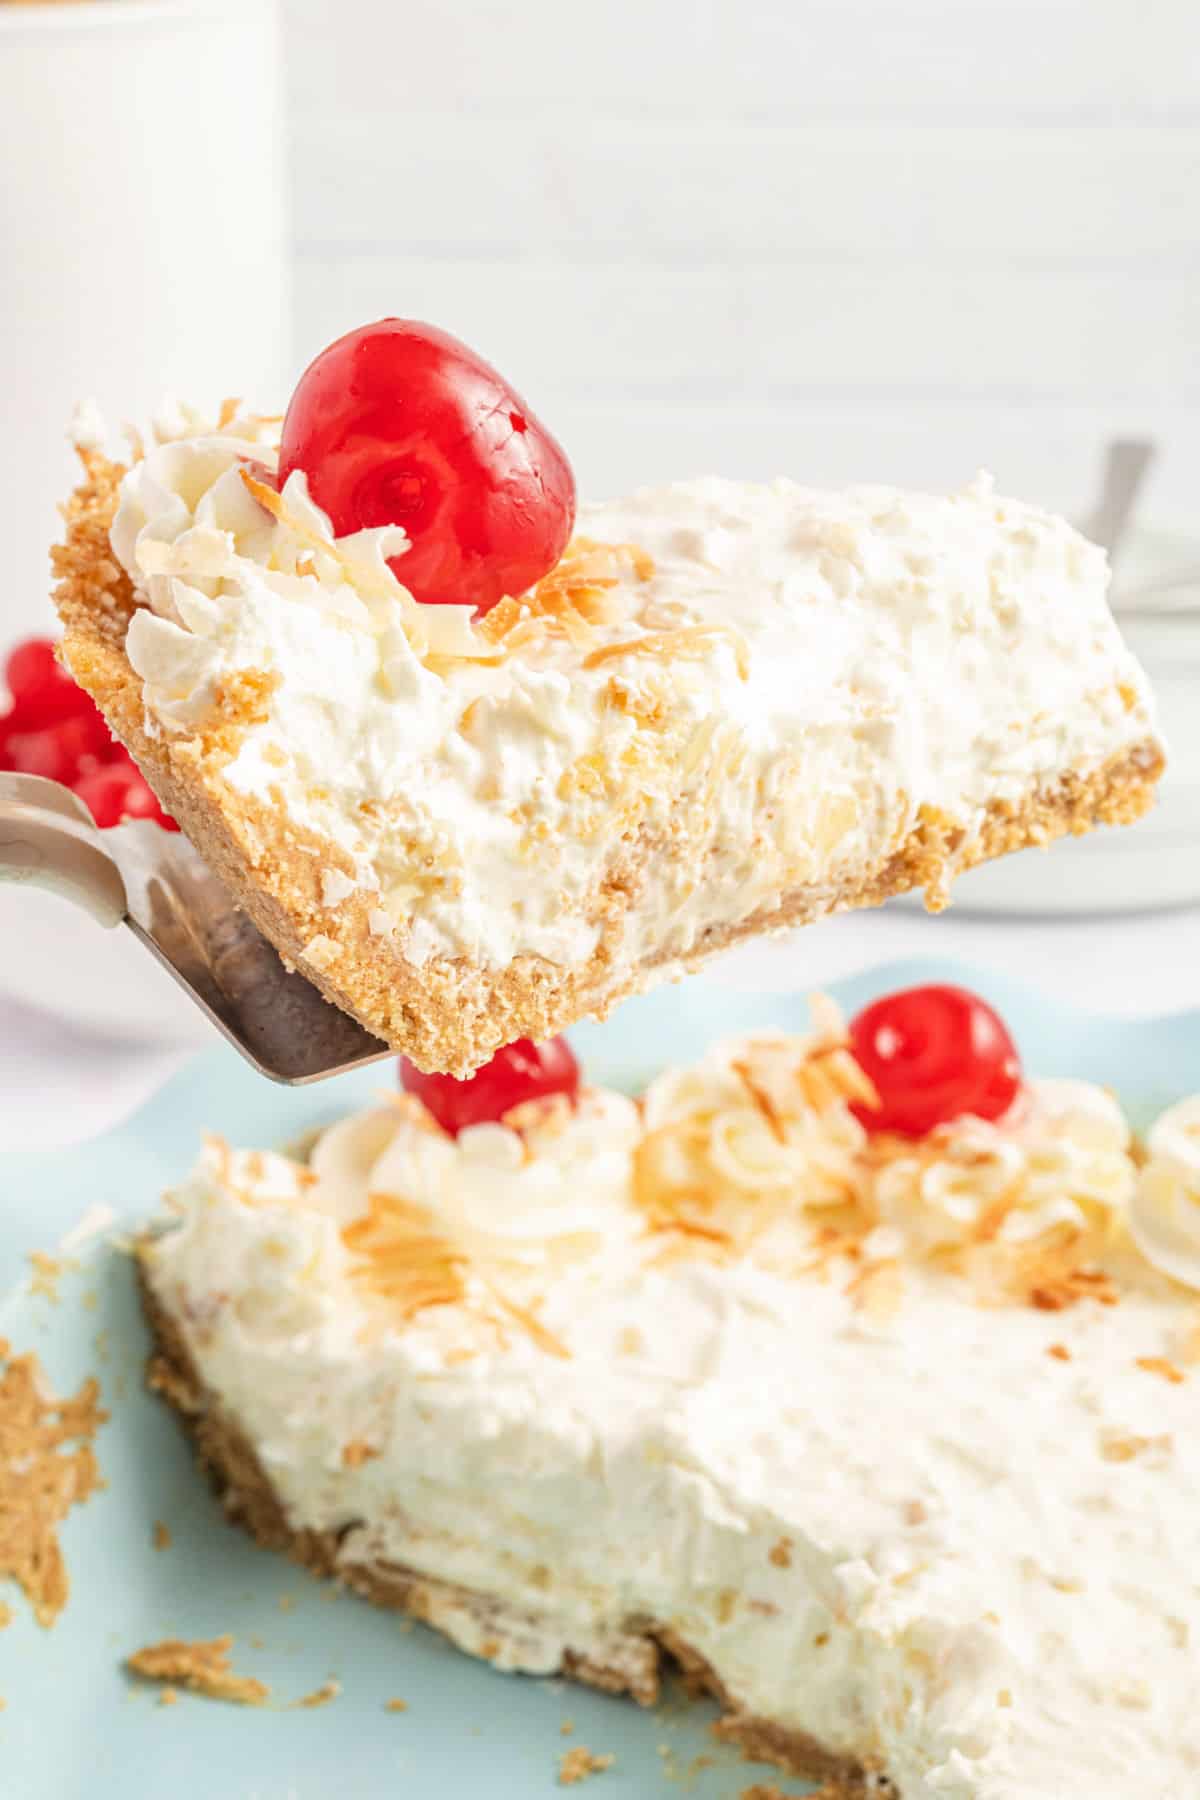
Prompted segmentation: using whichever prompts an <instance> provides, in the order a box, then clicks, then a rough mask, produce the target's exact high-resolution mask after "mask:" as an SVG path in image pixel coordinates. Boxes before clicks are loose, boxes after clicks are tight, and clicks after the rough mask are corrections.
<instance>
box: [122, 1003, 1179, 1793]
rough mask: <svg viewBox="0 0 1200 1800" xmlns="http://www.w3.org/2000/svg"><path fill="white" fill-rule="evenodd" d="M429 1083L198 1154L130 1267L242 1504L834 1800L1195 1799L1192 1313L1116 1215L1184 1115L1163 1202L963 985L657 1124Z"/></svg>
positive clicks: (519, 1661) (762, 1055) (532, 1658)
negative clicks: (1022, 1056) (350, 1112)
mask: <svg viewBox="0 0 1200 1800" xmlns="http://www.w3.org/2000/svg"><path fill="white" fill-rule="evenodd" d="M405 1086H406V1088H407V1090H408V1091H407V1092H406V1093H404V1094H402V1095H397V1096H396V1097H395V1098H394V1099H393V1100H392V1101H391V1102H387V1101H385V1102H384V1103H382V1104H381V1105H379V1106H378V1107H377V1108H375V1109H374V1110H372V1111H368V1112H365V1113H361V1114H358V1115H356V1116H354V1117H351V1118H348V1119H345V1120H343V1121H342V1122H341V1123H339V1124H336V1125H334V1126H332V1127H331V1128H330V1129H328V1130H326V1131H323V1132H322V1133H321V1134H320V1135H319V1136H318V1137H317V1138H316V1141H315V1143H314V1144H313V1146H312V1148H311V1152H310V1154H309V1155H308V1157H307V1159H306V1160H303V1161H300V1160H294V1159H292V1158H289V1157H285V1156H281V1155H273V1154H268V1153H266V1152H256V1151H237V1150H233V1149H230V1148H229V1147H228V1146H226V1145H225V1144H224V1143H221V1142H219V1141H215V1140H214V1141H212V1142H210V1143H209V1144H208V1146H207V1147H206V1149H205V1151H204V1154H203V1155H202V1157H201V1159H200V1162H199V1164H198V1166H197V1167H196V1169H195V1171H194V1172H193V1174H192V1175H191V1176H190V1177H189V1179H188V1180H187V1181H185V1182H184V1183H183V1185H182V1186H181V1187H179V1188H178V1189H176V1190H175V1191H174V1192H173V1193H172V1194H170V1195H169V1196H168V1200H167V1216H166V1218H165V1219H164V1221H163V1222H162V1225H161V1228H160V1229H157V1230H156V1231H155V1232H154V1233H152V1234H151V1235H150V1236H148V1237H147V1239H146V1240H145V1241H144V1245H143V1249H142V1266H143V1276H144V1291H145V1297H146V1305H147V1311H148V1314H149V1317H150V1319H151V1322H152V1325H153V1328H154V1331H155V1333H156V1336H157V1344H158V1351H157V1357H156V1361H155V1364H154V1380H155V1382H156V1385H158V1386H159V1387H160V1388H161V1389H162V1391H163V1392H164V1393H165V1394H166V1395H167V1397H168V1398H169V1399H170V1400H171V1402H172V1403H173V1404H174V1405H175V1406H176V1407H178V1408H179V1410H180V1412H181V1414H182V1417H183V1419H184V1422H185V1424H186V1425H187V1427H188V1429H189V1430H190V1431H191V1432H192V1433H193V1434H194V1435H195V1438H196V1440H197V1442H198V1445H199V1447H200V1450H201V1452H202V1455H203V1458H204V1460H205V1462H206V1463H207V1465H208V1466H209V1468H210V1469H211V1470H212V1471H213V1472H214V1474H215V1476H216V1479H217V1481H218V1483H219V1485H220V1486H221V1487H222V1488H223V1490H224V1496H225V1504H226V1507H227V1509H228V1512H229V1514H230V1516H231V1517H232V1518H234V1519H236V1520H238V1521H239V1522H241V1523H242V1524H243V1525H245V1526H246V1527H248V1528H249V1530H250V1531H252V1532H253V1533H254V1535H255V1536H256V1537H257V1538H258V1539H259V1540H260V1541H261V1542H262V1543H264V1544H266V1545H269V1546H271V1547H273V1548H276V1549H280V1550H284V1551H286V1552H288V1553H289V1554H290V1555H292V1556H293V1557H295V1558H296V1559H298V1560H299V1561H300V1562H302V1563H304V1564H306V1565H308V1566H309V1567H310V1568H312V1569H314V1570H316V1571H318V1572H320V1573H323V1574H333V1575H336V1576H338V1577H339V1578H340V1579H342V1580H343V1581H345V1582H346V1583H348V1584H349V1585H350V1586H352V1587H354V1588H356V1589H358V1590H359V1591H361V1592H362V1593H363V1594H365V1595H366V1596H368V1597H369V1598H370V1599H372V1600H374V1601H376V1602H378V1603H379V1604H381V1605H384V1606H389V1607H398V1608H405V1609H407V1610H409V1611H410V1612H412V1613H415V1614H416V1615H417V1616H418V1617H419V1618H421V1619H424V1620H426V1621H427V1622H428V1623H429V1624H431V1625H433V1626H435V1627H436V1628H437V1629H438V1630H440V1631H442V1632H444V1633H445V1634H446V1635H447V1636H448V1637H450V1638H451V1639H452V1640H453V1641H454V1642H455V1643H456V1644H457V1645H459V1646H460V1647H461V1648H462V1649H464V1650H466V1651H469V1652H470V1653H471V1654H473V1655H476V1656H479V1657H483V1658H486V1659H487V1660H488V1661H490V1662H491V1663H493V1664H494V1665H495V1666H496V1667H497V1668H499V1669H505V1670H524V1671H528V1672H531V1673H535V1674H552V1673H563V1674H567V1675H570V1676H573V1677H576V1678H578V1679H579V1680H581V1681H586V1682H591V1683H594V1684H596V1685H598V1686H600V1687H602V1688H606V1689H609V1690H611V1691H614V1692H620V1691H626V1692H628V1693H630V1694H632V1695H633V1696H634V1697H635V1698H636V1699H637V1700H639V1701H642V1702H644V1703H648V1702H651V1701H653V1699H654V1698H655V1696H656V1694H657V1692H658V1685H659V1678H660V1670H661V1668H662V1666H663V1665H664V1662H669V1661H671V1660H674V1661H675V1662H677V1663H679V1664H681V1665H682V1667H683V1669H684V1671H685V1672H686V1674H687V1675H688V1676H689V1678H690V1680H691V1682H692V1684H693V1685H695V1686H698V1687H700V1688H702V1689H704V1690H707V1691H708V1692H710V1693H711V1694H713V1695H714V1696H715V1697H716V1698H717V1700H718V1702H719V1704H720V1706H721V1709H722V1720H721V1724H720V1726H719V1727H718V1729H719V1731H720V1732H721V1733H722V1734H723V1735H725V1736H727V1737H729V1738H731V1739H733V1740H735V1741H738V1742H740V1743H741V1744H743V1745H744V1746H745V1747H746V1748H747V1749H748V1750H749V1751H750V1752H752V1753H753V1754H755V1755H757V1756H759V1757H762V1758H765V1759H769V1760H773V1761H775V1762H777V1763H779V1764H781V1765H782V1766H784V1767H786V1768H789V1769H792V1770H794V1771H796V1772H799V1773H804V1774H816V1775H819V1776H820V1775H823V1776H826V1777H828V1778H829V1779H830V1781H831V1783H832V1787H833V1789H834V1790H836V1791H839V1792H840V1791H842V1790H843V1789H844V1790H845V1791H846V1792H847V1793H852V1792H859V1791H860V1790H861V1789H863V1788H864V1787H866V1788H870V1790H871V1791H887V1792H890V1793H895V1794H897V1795H899V1796H900V1800H1047V1797H1048V1796H1051V1795H1053V1796H1054V1797H1055V1800H1109V1797H1111V1800H1117V1797H1118V1796H1120V1797H1121V1800H1127V1797H1128V1796H1129V1795H1130V1794H1132V1793H1135V1792H1136V1793H1139V1794H1146V1795H1162V1796H1166V1795H1171V1796H1181V1795H1184V1794H1191V1793H1195V1792H1200V1720H1198V1718H1197V1712H1196V1707H1195V1699H1194V1688H1195V1681H1194V1673H1195V1645H1196V1643H1197V1642H1198V1641H1200V1590H1198V1589H1197V1587H1196V1582H1195V1577H1194V1571H1195V1568H1196V1565H1197V1562H1198V1560H1200V1433H1198V1432H1197V1430H1196V1425H1197V1401H1196V1394H1197V1391H1198V1388H1197V1376H1196V1371H1195V1368H1194V1365H1195V1363H1196V1362H1197V1360H1198V1359H1200V1298H1198V1297H1197V1295H1196V1293H1195V1292H1194V1291H1192V1290H1191V1289H1190V1288H1189V1287H1186V1286H1184V1285H1181V1284H1180V1283H1179V1282H1177V1281H1174V1280H1172V1279H1169V1278H1168V1274H1167V1273H1164V1272H1162V1270H1160V1269H1159V1268H1157V1267H1156V1266H1155V1262H1156V1261H1157V1260H1158V1258H1157V1250H1156V1248H1152V1247H1151V1245H1150V1239H1149V1237H1148V1236H1147V1235H1146V1233H1145V1232H1144V1231H1143V1230H1141V1229H1138V1230H1137V1231H1136V1232H1134V1233H1131V1229H1130V1223H1131V1219H1133V1218H1134V1217H1135V1216H1137V1214H1138V1211H1139V1200H1138V1194H1139V1181H1140V1182H1141V1188H1142V1191H1144V1189H1145V1187H1146V1184H1147V1183H1148V1182H1152V1181H1153V1179H1154V1172H1155V1171H1156V1170H1157V1171H1158V1173H1159V1174H1162V1173H1163V1172H1164V1170H1167V1169H1168V1165H1169V1170H1170V1181H1171V1182H1173V1183H1175V1187H1174V1188H1173V1190H1172V1191H1173V1192H1174V1193H1175V1194H1176V1195H1178V1193H1179V1191H1180V1189H1179V1185H1178V1178H1177V1175H1176V1173H1175V1171H1176V1169H1177V1163H1176V1162H1175V1161H1172V1160H1171V1159H1172V1158H1173V1157H1174V1156H1175V1151H1174V1148H1173V1145H1174V1142H1175V1138H1176V1136H1177V1131H1178V1126H1177V1123H1176V1124H1174V1125H1169V1124H1167V1123H1164V1125H1163V1127H1162V1129H1161V1131H1160V1132H1159V1134H1158V1136H1157V1138H1154V1137H1152V1139H1151V1144H1152V1155H1151V1159H1150V1163H1149V1164H1148V1166H1147V1170H1146V1172H1144V1173H1143V1174H1142V1175H1141V1176H1140V1177H1139V1171H1138V1167H1137V1163H1136V1161H1135V1158H1134V1156H1133V1155H1132V1153H1131V1143H1130V1134H1129V1129H1128V1126H1127V1124H1126V1121H1125V1119H1124V1117H1123V1115H1122V1112H1121V1108H1120V1106H1119V1105H1118V1103H1117V1102H1116V1100H1115V1099H1114V1098H1113V1097H1112V1096H1111V1094H1109V1093H1107V1092H1105V1091H1104V1090H1102V1089H1099V1088H1096V1087H1093V1086H1090V1085H1088V1084H1086V1083H1083V1082H1079V1081H1070V1080H1049V1081H1042V1080H1024V1079H1023V1078H1022V1075H1021V1071H1020V1068H1019V1066H1018V1063H1017V1059H1016V1053H1015V1051H1014V1049H1013V1046H1012V1044H1011V1042H1010V1040H1009V1038H1008V1036H1007V1033H1006V1031H1005V1029H1004V1026H1003V1024H1002V1023H1001V1021H1000V1020H999V1019H998V1018H997V1017H996V1015H995V1014H994V1013H992V1012H991V1011H990V1009H988V1008H987V1007H985V1006H984V1005H983V1003H982V1002H981V1001H979V1000H977V999H976V998H975V997H974V996H972V995H970V994H968V993H966V992H964V991H963V990H961V989H955V988H932V989H917V990H910V991H908V992H907V993H904V994H899V995H893V996H890V997H889V998H888V999H886V1000H884V1001H882V1002H878V1003H876V1005H875V1006H873V1007H871V1008H869V1009H868V1010H867V1011H866V1012H865V1013H863V1014H860V1015H859V1017H858V1018H857V1019H855V1020H854V1021H853V1022H852V1024H851V1025H850V1027H849V1029H846V1028H845V1027H843V1025H842V1022H841V1020H840V1018H839V1017H838V1015H837V1013H836V1011H835V1009H834V1008H833V1007H832V1006H831V1005H830V1004H829V1003H827V1002H825V1003H818V1004H817V1005H816V1007H815V1009H814V1026H813V1029H812V1031H811V1032H810V1034H809V1035H808V1036H805V1037H799V1036H784V1035H779V1034H775V1035H772V1034H764V1035H758V1036H753V1037H749V1038H745V1039H742V1040H740V1041H737V1042H733V1043H725V1044H721V1045H718V1046H717V1047H716V1048H714V1049H712V1050H711V1051H710V1052H709V1053H708V1054H706V1055H705V1056H703V1057H702V1058H701V1060H700V1061H698V1062H697V1063H695V1064H693V1065H691V1066H689V1067H685V1068H672V1069H668V1070H667V1071H666V1072H665V1073H663V1074H662V1075H661V1076H660V1077H659V1078H658V1079H657V1080H656V1081H655V1082H654V1083H653V1084H652V1085H651V1087H650V1088H649V1090H648V1092H647V1093H646V1094H645V1095H644V1096H643V1097H642V1100H641V1102H640V1103H639V1104H637V1105H635V1104H634V1103H633V1102H631V1101H630V1100H628V1099H625V1098H624V1097H623V1096H621V1095H620V1094H616V1093H610V1092H605V1091H602V1090H599V1089H595V1088H590V1087H587V1086H586V1085H583V1086H581V1085H579V1083H578V1076H577V1071H576V1070H575V1066H574V1063H573V1060H572V1058H571V1057H570V1053H569V1051H567V1050H566V1048H565V1046H563V1045H562V1044H561V1043H558V1044H554V1045H550V1046H546V1047H544V1048H543V1050H542V1051H540V1052H539V1051H536V1050H534V1049H533V1047H532V1046H531V1045H528V1044H523V1045H516V1046H513V1047H511V1048H510V1049H508V1050H506V1051H503V1052H501V1053H500V1055H499V1056H498V1057H497V1058H496V1059H494V1061H493V1062H492V1063H491V1064H489V1065H488V1066H487V1067H486V1068H485V1069H484V1070H483V1071H482V1072H481V1073H480V1074H479V1075H477V1076H476V1077H475V1078H474V1079H473V1080H471V1081H468V1082H455V1081H454V1080H453V1079H452V1078H450V1077H446V1076H432V1077H431V1076H421V1075H418V1074H417V1073H416V1072H415V1070H414V1069H413V1068H412V1066H411V1065H407V1067H406V1074H405ZM1194 1105H1195V1103H1193V1112H1192V1115H1191V1119H1192V1123H1193V1126H1194V1120H1195V1117H1196V1115H1195V1111H1194ZM1170 1118H1171V1115H1167V1119H1168V1121H1169V1120H1170ZM1189 1130H1190V1132H1191V1142H1192V1146H1193V1147H1192V1150H1191V1151H1189V1152H1188V1156H1189V1158H1190V1161H1189V1162H1188V1168H1189V1170H1190V1174H1189V1175H1188V1177H1187V1180H1188V1181H1189V1182H1190V1183H1191V1186H1190V1187H1189V1189H1188V1204H1189V1205H1190V1206H1191V1207H1192V1209H1193V1212H1197V1213H1200V1185H1198V1184H1197V1182H1196V1174H1197V1157H1196V1155H1195V1143H1196V1141H1197V1140H1196V1136H1195V1133H1194V1129H1192V1128H1191V1127H1189ZM1155 1204H1157V1203H1155ZM1151 1210H1153V1208H1151ZM1191 1241H1192V1244H1193V1246H1194V1247H1197V1246H1200V1229H1197V1228H1196V1227H1195V1225H1193V1228H1192V1238H1191ZM1139 1246H1143V1248H1144V1249H1146V1250H1149V1252H1150V1254H1149V1255H1147V1254H1144V1253H1143V1248H1139ZM1168 1267H1169V1272H1170V1274H1171V1275H1174V1274H1176V1273H1177V1272H1178V1271H1177V1269H1176V1268H1175V1267H1171V1266H1170V1265H1168ZM1190 1271H1191V1278H1192V1279H1200V1270H1197V1267H1196V1263H1195V1261H1193V1263H1192V1264H1191V1265H1190Z"/></svg>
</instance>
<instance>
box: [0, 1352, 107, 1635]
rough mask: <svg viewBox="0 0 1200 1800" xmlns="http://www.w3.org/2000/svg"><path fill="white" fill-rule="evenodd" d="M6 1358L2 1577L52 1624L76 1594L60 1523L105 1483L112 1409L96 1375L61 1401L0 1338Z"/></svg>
mask: <svg viewBox="0 0 1200 1800" xmlns="http://www.w3.org/2000/svg"><path fill="white" fill-rule="evenodd" d="M0 1358H9V1360H8V1361H7V1364H6V1366H5V1367H4V1369H3V1372H2V1373H0V1577H5V1576H7V1577H9V1578H11V1579H12V1580H15V1581H16V1582H17V1583H18V1584H19V1586H20V1587H21V1588H22V1589H23V1591H24V1593H25V1595H26V1597H27V1599H28V1600H29V1603H30V1605H31V1606H32V1607H33V1614H34V1617H35V1618H36V1620H37V1622H38V1624H39V1625H47V1626H49V1625H53V1623H54V1621H55V1620H56V1619H57V1618H58V1615H59V1614H60V1613H61V1612H62V1610H63V1608H64V1606H65V1605H66V1604H67V1599H68V1596H69V1594H70V1581H69V1579H68V1575H67V1567H66V1563H65V1561H64V1559H63V1553H62V1548H61V1546H60V1544H59V1541H58V1535H57V1533H58V1527H59V1525H60V1524H61V1523H62V1521H63V1520H64V1519H65V1518H66V1516H67V1514H68V1513H69V1512H70V1510H71V1508H72V1507H73V1506H78V1505H79V1504H81V1502H83V1501H84V1500H86V1499H87V1498H88V1497H89V1495H91V1494H93V1493H95V1491H96V1489H97V1488H98V1487H99V1486H100V1484H101V1483H100V1466H99V1464H98V1463H97V1461H96V1453H95V1450H94V1449H93V1439H94V1438H95V1435H96V1432H97V1431H98V1429H99V1428H100V1426H101V1425H103V1424H104V1422H105V1421H106V1419H107V1418H108V1414H107V1413H106V1412H105V1411H104V1410H103V1408H102V1407H101V1406H100V1386H99V1383H98V1382H97V1381H96V1379H95V1377H94V1376H89V1377H88V1379H87V1380H86V1381H85V1382H83V1384H82V1385H81V1387H80V1388H79V1391H78V1393H76V1394H75V1395H74V1396H73V1397H72V1398H71V1399H70V1400H59V1399H58V1398H57V1397H56V1396H55V1394H54V1393H53V1392H52V1391H51V1389H50V1387H49V1384H48V1383H47V1381H46V1377H45V1375H44V1373H43V1371H42V1367H41V1364H40V1363H39V1362H38V1359H37V1357H36V1356H35V1355H34V1354H33V1353H32V1352H30V1353H28V1354H27V1355H25V1356H13V1357H10V1353H9V1348H8V1345H7V1344H6V1343H4V1342H3V1341H2V1340H0ZM70 1446H73V1447H70ZM5 1612H6V1613H7V1608H6V1609H5ZM4 1622H6V1620H5V1619H0V1623H4Z"/></svg>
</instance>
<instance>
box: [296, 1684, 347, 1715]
mask: <svg viewBox="0 0 1200 1800" xmlns="http://www.w3.org/2000/svg"><path fill="white" fill-rule="evenodd" d="M341 1691H342V1684H341V1682H340V1681H334V1680H333V1679H332V1677H331V1678H330V1680H328V1681H323V1682H322V1683H321V1685H320V1687H318V1688H314V1689H313V1691H312V1693H311V1694H304V1695H303V1696H302V1697H301V1698H300V1699H299V1700H295V1701H293V1703H292V1704H293V1705H294V1706H297V1707H299V1708H300V1709H301V1710H302V1711H305V1712H311V1711H312V1710H313V1708H314V1707H317V1706H328V1704H329V1702H330V1701H331V1700H336V1699H337V1697H338V1695H339V1694H340V1693H341Z"/></svg>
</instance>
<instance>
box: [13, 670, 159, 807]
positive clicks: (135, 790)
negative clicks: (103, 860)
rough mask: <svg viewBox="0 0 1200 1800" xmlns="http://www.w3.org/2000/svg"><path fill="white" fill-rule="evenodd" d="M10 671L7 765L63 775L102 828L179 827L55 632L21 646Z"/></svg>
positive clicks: (51, 778)
mask: <svg viewBox="0 0 1200 1800" xmlns="http://www.w3.org/2000/svg"><path fill="white" fill-rule="evenodd" d="M4 677H5V680H6V681H7V683H8V688H9V692H10V693H11V695H12V703H11V705H10V706H9V708H8V710H7V712H3V713H0V769H11V770H13V771H14V772H15V773H16V774H18V775H41V776H44V777H45V779H46V780H47V781H61V782H62V783H63V784H64V786H66V787H69V788H71V789H72V790H73V791H74V792H75V793H76V794H78V795H79V797H80V799H81V800H83V801H84V803H85V804H86V805H87V807H88V809H89V810H90V812H91V815H92V818H93V820H94V821H95V823H96V824H97V825H98V826H100V827H101V829H107V828H108V827H109V826H110V825H119V824H120V823H121V822H122V820H124V819H153V820H155V822H156V823H157V824H159V825H161V826H162V828H163V830H164V831H178V830H179V827H178V825H177V824H176V823H175V821H174V819H172V818H170V817H168V815H167V814H166V813H165V812H164V811H163V809H162V807H161V806H160V805H159V802H158V799H157V797H156V795H155V793H154V790H153V789H152V788H151V787H150V785H149V783H148V782H147V781H146V779H145V777H144V775H142V773H141V771H140V770H139V769H138V767H137V765H136V764H135V762H134V760H133V758H132V757H131V756H130V754H129V752H128V750H126V749H125V748H124V746H123V745H121V744H118V743H117V742H116V741H115V740H114V738H113V736H112V734H111V732H110V731H109V729H108V726H107V725H106V724H105V723H104V717H103V715H102V713H101V712H100V710H99V708H98V707H97V706H96V705H95V704H94V703H93V701H92V700H91V698H90V697H89V696H88V695H87V694H85V693H84V691H83V689H82V688H81V687H79V686H77V684H76V683H75V682H74V681H72V679H71V677H70V675H68V673H67V671H66V670H65V669H64V668H63V667H62V665H61V663H59V662H58V660H57V659H56V657H55V654H54V644H53V641H52V640H51V639H50V638H26V640H25V641H24V642H23V643H20V644H18V645H17V647H16V648H15V650H13V651H12V652H11V653H10V655H9V657H8V660H7V661H6V662H5V665H4Z"/></svg>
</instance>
